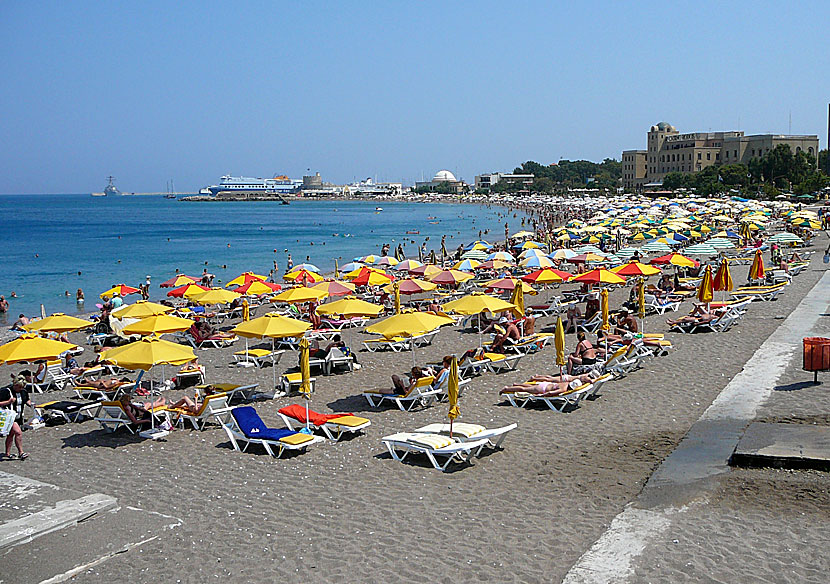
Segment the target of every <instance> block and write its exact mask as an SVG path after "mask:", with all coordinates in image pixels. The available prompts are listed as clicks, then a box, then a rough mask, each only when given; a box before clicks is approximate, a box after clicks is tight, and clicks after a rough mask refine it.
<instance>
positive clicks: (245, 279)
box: [225, 272, 268, 288]
mask: <svg viewBox="0 0 830 584" xmlns="http://www.w3.org/2000/svg"><path fill="white" fill-rule="evenodd" d="M267 279H268V278H267V276H260V275H259V274H254V273H253V272H242V273H241V274H239V275H238V276H237V277H236V278H234V279H233V280H231V281H230V282H228V283H227V284H225V287H226V288H230V287H231V286H243V285H245V284H247V283H249V282H253V281H255V280H257V281H260V282H263V281H265V280H267Z"/></svg>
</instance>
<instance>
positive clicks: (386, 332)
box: [366, 312, 454, 338]
mask: <svg viewBox="0 0 830 584" xmlns="http://www.w3.org/2000/svg"><path fill="white" fill-rule="evenodd" d="M453 322H454V321H453V319H451V318H450V317H448V316H440V315H437V314H432V313H431V312H402V313H401V314H396V315H394V316H390V317H389V318H386V319H384V320H382V321H380V322H376V323H375V324H373V325H371V326H368V327H366V332H367V333H376V334H379V335H382V336H384V337H386V338H390V337H414V336H416V335H422V334H424V333H428V332H430V331H434V330H435V329H437V328H438V327H439V326H442V325H445V324H452V323H453Z"/></svg>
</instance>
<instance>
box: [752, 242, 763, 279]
mask: <svg viewBox="0 0 830 584" xmlns="http://www.w3.org/2000/svg"><path fill="white" fill-rule="evenodd" d="M764 275H765V274H764V257H763V256H762V255H761V250H760V249H756V250H755V257H754V258H752V265H751V266H750V267H749V281H750V282H754V281H755V280H763V279H764Z"/></svg>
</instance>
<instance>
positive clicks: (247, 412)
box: [232, 406, 296, 440]
mask: <svg viewBox="0 0 830 584" xmlns="http://www.w3.org/2000/svg"><path fill="white" fill-rule="evenodd" d="M232 413H233V417H234V419H235V420H236V423H237V424H239V429H240V430H242V433H243V434H245V436H246V437H248V438H257V439H261V440H279V439H281V438H286V437H288V436H293V435H294V434H296V432H294V431H293V430H288V429H285V428H282V429H279V430H278V429H276V428H269V427H268V426H266V425H265V422H263V421H262V418H260V417H259V414H258V413H256V410H255V409H254V408H252V407H251V406H242V407H239V408H234V409H233V410H232Z"/></svg>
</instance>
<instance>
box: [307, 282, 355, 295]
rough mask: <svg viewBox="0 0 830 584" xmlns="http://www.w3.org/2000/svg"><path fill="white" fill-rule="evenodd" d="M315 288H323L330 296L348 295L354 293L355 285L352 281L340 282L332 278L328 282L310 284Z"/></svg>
mask: <svg viewBox="0 0 830 584" xmlns="http://www.w3.org/2000/svg"><path fill="white" fill-rule="evenodd" d="M310 288H311V289H313V290H322V291H323V292H325V293H326V294H327V295H328V296H348V295H350V294H354V290H355V285H354V284H352V283H351V282H338V281H337V280H331V281H326V282H318V283H317V284H314V285H312V286H310Z"/></svg>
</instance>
